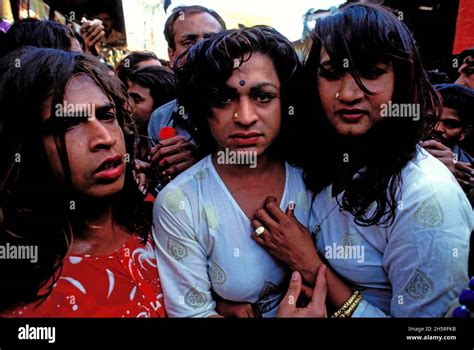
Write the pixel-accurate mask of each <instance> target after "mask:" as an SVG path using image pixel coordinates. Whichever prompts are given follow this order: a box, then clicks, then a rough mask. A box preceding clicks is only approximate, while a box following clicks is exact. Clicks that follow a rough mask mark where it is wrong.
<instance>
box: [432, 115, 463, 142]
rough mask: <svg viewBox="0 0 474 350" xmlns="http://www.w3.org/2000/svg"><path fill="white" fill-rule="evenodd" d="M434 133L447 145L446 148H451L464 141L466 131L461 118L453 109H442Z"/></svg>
mask: <svg viewBox="0 0 474 350" xmlns="http://www.w3.org/2000/svg"><path fill="white" fill-rule="evenodd" d="M435 132H436V133H437V134H438V135H440V136H441V137H442V138H443V141H445V143H447V145H446V146H449V147H451V148H452V147H454V146H455V145H456V144H457V143H459V142H461V141H463V140H464V138H465V137H466V135H467V133H468V130H467V129H465V128H463V126H462V124H461V118H460V117H459V114H458V112H457V111H456V110H455V109H452V108H447V107H443V109H442V110H441V115H440V118H439V122H438V124H436V126H435Z"/></svg>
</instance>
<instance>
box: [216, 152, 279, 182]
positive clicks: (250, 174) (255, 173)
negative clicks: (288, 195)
mask: <svg viewBox="0 0 474 350" xmlns="http://www.w3.org/2000/svg"><path fill="white" fill-rule="evenodd" d="M220 152H222V153H220ZM223 155H225V151H219V152H217V153H214V154H213V155H212V163H213V165H214V167H215V168H216V170H217V171H218V172H219V173H220V174H222V175H224V176H225V175H228V176H232V177H234V178H239V179H240V180H245V179H251V178H254V177H259V176H261V175H262V174H267V173H271V172H273V171H274V170H275V168H276V167H279V166H281V165H282V164H283V163H282V161H281V160H278V159H275V158H273V157H271V156H270V154H268V152H266V153H264V154H262V155H260V156H255V157H254V158H253V161H252V163H251V164H248V163H246V164H233V163H234V162H232V159H226V160H227V161H224V162H222V158H221V156H223ZM229 160H230V161H229Z"/></svg>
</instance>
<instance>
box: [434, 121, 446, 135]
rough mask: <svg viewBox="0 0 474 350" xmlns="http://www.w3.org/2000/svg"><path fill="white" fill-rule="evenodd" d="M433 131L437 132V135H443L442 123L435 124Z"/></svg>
mask: <svg viewBox="0 0 474 350" xmlns="http://www.w3.org/2000/svg"><path fill="white" fill-rule="evenodd" d="M434 130H435V131H437V132H438V133H440V134H443V133H444V131H445V130H444V124H443V123H442V122H437V123H436V125H435V127H434Z"/></svg>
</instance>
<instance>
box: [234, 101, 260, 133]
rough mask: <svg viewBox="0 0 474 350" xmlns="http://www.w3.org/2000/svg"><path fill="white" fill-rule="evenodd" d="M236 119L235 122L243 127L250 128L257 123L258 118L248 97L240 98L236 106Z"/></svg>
mask: <svg viewBox="0 0 474 350" xmlns="http://www.w3.org/2000/svg"><path fill="white" fill-rule="evenodd" d="M236 112H237V113H238V118H235V122H236V123H238V124H241V125H244V126H251V125H253V124H255V123H256V122H257V119H258V116H257V113H255V109H254V106H253V103H252V102H251V101H250V99H249V98H248V97H246V96H245V97H242V98H241V99H240V100H239V103H238V105H237V111H236Z"/></svg>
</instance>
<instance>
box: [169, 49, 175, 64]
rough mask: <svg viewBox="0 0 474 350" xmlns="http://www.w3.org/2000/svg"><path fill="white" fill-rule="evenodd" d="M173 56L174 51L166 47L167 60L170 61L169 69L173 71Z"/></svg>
mask: <svg viewBox="0 0 474 350" xmlns="http://www.w3.org/2000/svg"><path fill="white" fill-rule="evenodd" d="M174 54H175V51H174V50H173V49H172V48H170V47H168V59H169V61H170V68H171V69H173V66H174Z"/></svg>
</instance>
